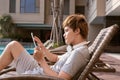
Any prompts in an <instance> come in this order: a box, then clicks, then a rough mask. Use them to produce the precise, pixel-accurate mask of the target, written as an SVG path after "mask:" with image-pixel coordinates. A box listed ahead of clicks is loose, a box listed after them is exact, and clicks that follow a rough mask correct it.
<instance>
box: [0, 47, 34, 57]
mask: <svg viewBox="0 0 120 80" xmlns="http://www.w3.org/2000/svg"><path fill="white" fill-rule="evenodd" d="M4 48H5V46H3V45H0V55H1V54H2V52H3V50H4ZM24 48H25V49H26V50H27V51H28V52H29V53H30V54H33V52H34V46H24Z"/></svg>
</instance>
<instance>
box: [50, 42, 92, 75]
mask: <svg viewBox="0 0 120 80" xmlns="http://www.w3.org/2000/svg"><path fill="white" fill-rule="evenodd" d="M68 48H69V49H67V50H68V52H67V53H65V54H64V55H62V56H61V58H60V59H59V61H58V62H57V63H55V64H54V65H53V66H52V67H51V68H52V69H53V70H54V71H56V72H57V73H59V72H60V71H64V72H66V73H68V74H70V75H71V76H74V75H75V74H76V73H77V71H78V70H80V69H82V68H83V67H85V65H86V64H87V62H88V61H89V58H90V55H89V51H88V47H87V46H86V44H85V42H84V43H80V44H77V45H75V46H73V49H72V47H71V48H70V46H69V47H68ZM81 72H82V70H81Z"/></svg>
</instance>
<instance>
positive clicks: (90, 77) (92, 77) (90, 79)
mask: <svg viewBox="0 0 120 80" xmlns="http://www.w3.org/2000/svg"><path fill="white" fill-rule="evenodd" d="M87 78H88V80H100V79H99V78H98V77H97V76H96V75H94V74H93V73H90V74H89V75H88V77H87Z"/></svg>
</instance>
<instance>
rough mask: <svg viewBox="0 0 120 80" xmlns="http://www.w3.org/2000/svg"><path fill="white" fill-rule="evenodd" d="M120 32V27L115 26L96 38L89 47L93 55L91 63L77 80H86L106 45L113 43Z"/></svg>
mask: <svg viewBox="0 0 120 80" xmlns="http://www.w3.org/2000/svg"><path fill="white" fill-rule="evenodd" d="M118 30H119V26H118V25H117V24H114V25H112V26H110V27H108V28H103V29H102V30H101V31H100V32H99V34H98V36H97V37H96V38H95V40H94V42H93V43H92V45H91V46H90V47H89V51H90V54H91V58H90V61H89V62H88V64H87V65H86V67H85V68H84V69H83V72H82V73H80V74H79V78H77V80H85V79H86V78H87V76H88V74H89V73H91V70H92V68H93V66H94V65H95V63H96V62H97V61H98V60H99V57H100V55H101V54H102V52H103V51H104V49H105V47H106V45H107V44H108V43H109V42H110V41H111V39H112V37H113V36H114V35H115V33H116V32H117V31H118Z"/></svg>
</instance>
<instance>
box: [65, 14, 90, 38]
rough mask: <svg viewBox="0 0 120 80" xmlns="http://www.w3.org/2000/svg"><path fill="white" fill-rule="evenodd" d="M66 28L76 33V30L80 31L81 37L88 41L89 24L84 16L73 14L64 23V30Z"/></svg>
mask: <svg viewBox="0 0 120 80" xmlns="http://www.w3.org/2000/svg"><path fill="white" fill-rule="evenodd" d="M66 26H68V27H70V28H71V29H73V31H75V30H76V29H78V28H79V29H80V35H81V36H82V37H83V38H84V39H87V36H88V23H87V21H86V18H85V16H84V15H82V14H72V15H69V16H68V17H67V18H66V19H65V20H64V22H63V28H65V27H66Z"/></svg>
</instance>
